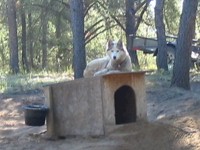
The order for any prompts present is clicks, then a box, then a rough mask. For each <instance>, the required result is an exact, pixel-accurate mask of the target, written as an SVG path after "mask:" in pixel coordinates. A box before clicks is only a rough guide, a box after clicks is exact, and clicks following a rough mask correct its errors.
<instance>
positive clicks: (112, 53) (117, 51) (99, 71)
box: [84, 40, 132, 78]
mask: <svg viewBox="0 0 200 150" xmlns="http://www.w3.org/2000/svg"><path fill="white" fill-rule="evenodd" d="M131 70H132V64H131V59H130V56H129V54H128V51H127V49H126V47H125V46H124V44H123V43H122V41H121V40H119V41H118V42H116V41H111V40H110V41H109V42H108V44H107V56H106V57H103V58H99V59H95V60H93V61H91V62H90V63H89V64H88V65H87V67H86V68H85V70H84V77H86V78H87V77H92V76H99V75H104V74H109V73H116V72H129V71H131Z"/></svg>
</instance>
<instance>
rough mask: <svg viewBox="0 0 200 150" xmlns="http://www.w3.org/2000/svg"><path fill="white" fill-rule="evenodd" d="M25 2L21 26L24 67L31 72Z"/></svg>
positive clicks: (22, 9)
mask: <svg viewBox="0 0 200 150" xmlns="http://www.w3.org/2000/svg"><path fill="white" fill-rule="evenodd" d="M23 5H24V3H23V1H22V4H21V24H22V39H21V40H22V65H23V69H24V71H27V72H29V66H28V60H27V53H26V51H27V50H26V14H25V11H24V8H23Z"/></svg>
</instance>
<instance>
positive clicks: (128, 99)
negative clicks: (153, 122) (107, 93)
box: [114, 85, 136, 124]
mask: <svg viewBox="0 0 200 150" xmlns="http://www.w3.org/2000/svg"><path fill="white" fill-rule="evenodd" d="M114 98H115V120H116V124H125V123H131V122H136V98H135V92H134V90H133V89H132V88H131V87H130V86H127V85H125V86H122V87H120V88H119V89H117V90H116V92H115V95H114Z"/></svg>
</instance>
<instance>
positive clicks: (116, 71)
mask: <svg viewBox="0 0 200 150" xmlns="http://www.w3.org/2000/svg"><path fill="white" fill-rule="evenodd" d="M120 72H121V71H119V70H110V71H108V72H107V73H106V74H113V73H120Z"/></svg>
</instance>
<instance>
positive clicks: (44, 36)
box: [41, 1, 48, 69]
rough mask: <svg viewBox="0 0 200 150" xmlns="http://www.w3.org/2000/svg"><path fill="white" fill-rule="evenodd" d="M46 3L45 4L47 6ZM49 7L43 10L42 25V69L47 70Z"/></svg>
mask: <svg viewBox="0 0 200 150" xmlns="http://www.w3.org/2000/svg"><path fill="white" fill-rule="evenodd" d="M45 3H46V2H45V1H44V2H43V4H44V6H45ZM46 7H47V6H45V7H44V8H43V9H42V14H41V25H42V69H45V68H46V67H47V27H48V26H47V24H48V20H47V18H48V17H47V16H48V14H47V8H46Z"/></svg>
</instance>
